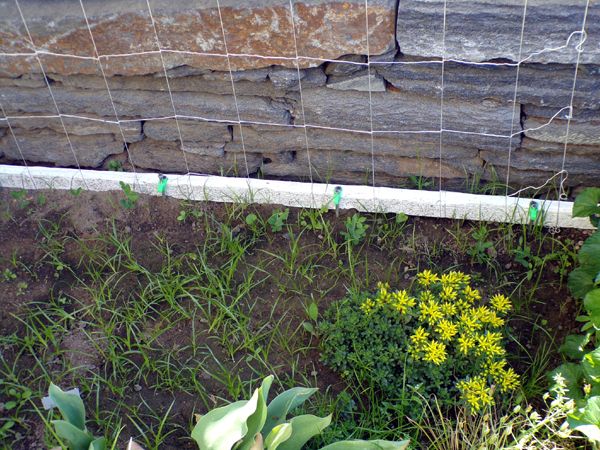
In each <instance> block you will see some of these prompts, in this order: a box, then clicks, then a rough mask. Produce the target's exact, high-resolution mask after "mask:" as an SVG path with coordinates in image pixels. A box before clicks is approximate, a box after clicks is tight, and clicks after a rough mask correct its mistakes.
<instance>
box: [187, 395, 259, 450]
mask: <svg viewBox="0 0 600 450" xmlns="http://www.w3.org/2000/svg"><path fill="white" fill-rule="evenodd" d="M258 395H259V394H258V389H257V390H255V391H254V394H253V395H252V398H250V400H241V401H239V402H234V403H231V404H230V405H227V406H223V407H221V408H216V409H213V410H212V411H209V412H208V413H206V414H205V415H204V416H202V417H201V418H200V420H199V421H198V423H197V424H196V426H195V427H194V429H193V430H192V439H194V440H195V441H196V443H197V444H198V447H199V448H200V449H201V450H231V447H233V445H234V444H235V443H236V442H238V441H239V440H240V439H242V438H243V437H244V436H245V435H246V433H247V432H248V427H247V425H246V421H247V420H248V417H250V416H251V415H252V414H253V413H254V411H256V405H257V403H258Z"/></svg>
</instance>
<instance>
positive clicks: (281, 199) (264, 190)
mask: <svg viewBox="0 0 600 450" xmlns="http://www.w3.org/2000/svg"><path fill="white" fill-rule="evenodd" d="M166 176H167V177H168V184H167V189H166V195H168V196H170V197H174V198H180V199H187V200H197V201H212V202H247V203H259V204H277V205H284V206H290V207H297V208H307V207H310V208H320V207H322V206H324V205H327V206H328V208H329V209H333V208H334V205H333V202H332V201H331V200H332V198H333V190H334V188H335V186H336V185H333V184H317V183H315V184H310V183H302V182H294V181H274V180H259V179H251V178H248V179H246V178H232V177H220V176H212V175H179V174H178V175H169V174H166ZM121 181H122V182H124V183H128V184H130V185H131V187H132V189H133V190H135V191H136V192H139V193H142V194H148V195H160V194H159V193H158V191H157V186H158V181H159V178H158V174H157V173H132V172H111V171H98V170H81V171H80V170H78V169H65V168H49V167H23V166H9V165H0V186H1V187H6V188H17V189H21V188H22V189H77V188H83V189H85V190H90V191H97V192H103V191H114V190H121V187H120V184H119V182H121ZM531 200H532V199H530V198H515V197H504V196H494V195H476V194H464V193H457V192H449V191H441V192H439V191H420V190H411V189H396V188H386V187H375V188H373V187H370V186H350V185H342V199H341V202H340V208H342V209H351V208H354V209H356V210H358V211H363V212H386V213H399V212H403V213H405V214H407V215H409V216H425V217H439V218H450V219H466V220H477V221H487V222H506V223H527V222H528V221H529V216H528V210H529V204H530V202H531ZM537 201H538V203H539V205H540V209H541V210H543V211H544V213H543V220H544V225H545V226H548V227H559V228H585V229H591V228H592V226H591V224H590V222H589V220H587V219H586V218H573V217H571V211H572V208H573V203H572V202H567V201H541V200H537Z"/></svg>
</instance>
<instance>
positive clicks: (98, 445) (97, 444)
mask: <svg viewBox="0 0 600 450" xmlns="http://www.w3.org/2000/svg"><path fill="white" fill-rule="evenodd" d="M88 450H106V439H105V438H103V437H101V438H98V439H94V440H93V441H92V442H91V443H90V446H89V447H88Z"/></svg>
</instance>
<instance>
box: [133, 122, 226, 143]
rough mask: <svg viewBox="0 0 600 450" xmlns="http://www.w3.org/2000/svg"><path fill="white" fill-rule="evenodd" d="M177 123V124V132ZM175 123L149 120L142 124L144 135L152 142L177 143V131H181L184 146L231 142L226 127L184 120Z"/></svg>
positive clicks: (178, 138)
mask: <svg viewBox="0 0 600 450" xmlns="http://www.w3.org/2000/svg"><path fill="white" fill-rule="evenodd" d="M177 123H179V130H178V129H177ZM177 123H176V122H175V119H166V120H149V121H147V122H145V123H144V134H145V135H146V136H147V137H149V138H151V139H154V140H163V141H179V140H180V136H179V131H181V138H183V143H184V144H187V143H188V142H189V141H193V142H212V143H222V144H225V142H229V141H231V131H230V127H229V126H228V125H225V124H221V123H210V122H203V121H200V120H185V119H178V120H177Z"/></svg>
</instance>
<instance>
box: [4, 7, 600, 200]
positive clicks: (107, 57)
mask: <svg viewBox="0 0 600 450" xmlns="http://www.w3.org/2000/svg"><path fill="white" fill-rule="evenodd" d="M84 3H85V2H84V1H83V0H79V5H78V6H79V7H80V9H81V15H82V18H83V19H84V20H85V24H86V28H87V32H88V34H89V39H90V43H91V44H92V47H93V54H92V55H81V54H74V53H72V54H69V53H57V52H53V51H49V50H47V49H45V48H41V47H40V46H38V45H36V42H34V38H33V36H32V34H31V33H30V30H29V25H28V20H27V17H26V15H25V14H24V12H23V9H22V7H21V4H20V2H19V0H15V1H14V4H15V7H16V10H17V11H18V14H19V17H20V19H21V21H22V26H23V27H22V28H23V30H24V34H25V36H24V37H25V40H26V42H27V47H28V51H21V52H14V53H8V52H5V53H0V57H1V58H3V59H4V60H8V59H13V58H16V59H27V60H29V59H31V58H33V59H35V61H36V63H37V65H38V66H39V69H40V72H41V74H42V76H43V78H44V80H45V84H46V88H47V91H48V93H49V95H50V98H51V100H52V105H53V107H54V110H55V113H52V114H8V113H6V111H5V108H4V107H3V105H2V100H1V99H0V112H2V117H0V123H2V122H5V123H6V125H7V127H8V132H9V134H10V135H11V136H12V138H13V139H14V142H15V145H16V146H17V148H18V150H19V153H20V156H21V159H22V163H23V164H24V165H25V166H26V167H27V165H28V162H27V160H26V158H25V156H24V154H23V152H22V151H21V148H20V147H19V139H18V136H17V135H16V134H15V132H14V129H13V126H12V122H13V121H22V120H40V119H47V120H51V119H58V120H59V121H60V124H61V127H62V129H63V132H64V135H65V138H66V141H67V146H68V151H69V152H70V153H71V154H72V155H73V158H74V161H75V165H76V166H77V168H78V170H79V171H80V172H81V170H82V168H81V165H80V163H79V160H78V156H77V146H76V145H74V144H73V141H72V139H70V135H69V131H68V129H67V126H66V125H65V122H64V120H65V119H77V120H83V121H89V122H94V123H102V124H106V125H113V126H117V127H118V130H119V135H120V137H121V139H122V141H123V145H124V148H125V151H126V153H127V157H128V158H129V163H130V166H131V168H132V170H133V172H134V173H137V171H136V166H137V165H136V162H135V158H134V157H133V155H132V154H131V152H130V151H129V148H128V142H127V138H126V133H125V131H124V129H123V126H126V125H127V124H128V123H133V122H140V121H141V122H151V121H158V120H170V121H173V122H174V123H175V126H176V129H177V135H178V138H179V139H178V140H179V142H180V145H181V158H182V160H183V161H184V166H185V168H186V172H187V175H188V176H190V175H192V173H193V172H191V169H190V166H189V164H188V161H187V158H186V151H185V145H184V142H185V136H184V133H183V132H182V129H181V126H180V120H186V121H188V120H191V121H196V122H204V123H217V124H219V123H220V124H226V125H231V126H235V127H237V128H238V130H239V138H240V144H241V150H242V156H243V162H244V168H245V174H244V175H245V177H250V176H251V171H250V169H249V165H248V155H247V149H246V145H245V142H244V126H247V125H254V126H265V125H268V126H274V127H279V128H281V129H282V130H286V129H287V130H291V129H301V130H302V131H303V140H304V147H305V151H306V156H307V164H308V174H309V181H308V182H309V183H310V185H311V186H312V185H313V183H314V179H313V165H312V163H311V153H312V152H314V149H313V150H311V146H310V142H309V140H310V136H309V134H308V130H328V131H337V132H344V133H352V134H358V135H366V136H368V137H369V138H368V140H369V147H370V152H369V153H370V167H365V171H366V172H368V173H370V180H369V184H371V185H372V186H373V187H376V186H378V185H379V184H378V176H377V170H376V169H377V168H376V164H375V158H376V152H377V143H376V142H375V137H376V136H393V137H396V138H398V139H400V138H402V136H407V135H431V136H438V137H439V146H438V155H437V159H438V176H437V178H438V182H437V186H438V190H439V207H440V209H441V208H443V207H444V205H443V201H442V197H443V196H442V192H443V190H444V185H443V181H442V180H443V178H444V177H443V160H444V156H445V151H444V149H445V145H444V139H445V137H446V136H451V135H461V136H466V137H468V136H473V137H475V136H481V137H487V138H499V139H506V141H507V142H508V146H507V161H506V177H505V180H506V183H505V184H506V186H507V189H506V192H505V195H506V196H509V195H519V194H520V193H521V192H523V189H521V190H518V191H516V192H514V193H509V190H508V186H509V185H510V181H511V159H512V157H513V140H515V139H517V138H519V137H520V136H522V135H523V134H527V133H528V132H531V131H536V130H540V129H543V128H545V127H547V126H549V125H550V124H551V123H552V122H553V121H554V120H555V119H557V118H561V119H562V118H566V120H567V123H566V130H565V135H564V145H563V154H562V165H561V167H560V168H557V170H556V171H555V173H554V174H553V175H552V177H550V178H549V180H548V181H547V182H550V181H554V180H555V179H558V180H559V194H560V195H559V201H560V200H564V199H565V198H566V195H565V190H564V187H563V186H564V183H565V180H566V177H567V176H568V172H567V170H566V169H565V167H566V162H567V160H568V147H569V133H570V127H571V119H572V118H573V112H574V106H573V105H574V96H575V92H576V87H577V73H578V69H579V65H580V59H581V55H582V53H583V52H584V51H585V46H584V44H585V42H586V39H587V34H586V26H587V20H588V12H589V9H590V1H589V0H587V1H585V3H584V4H583V3H582V9H583V13H582V21H581V27H580V28H578V29H574V30H572V31H571V33H570V34H569V35H568V36H566V38H565V41H564V43H563V44H562V45H559V46H556V45H554V46H548V47H544V48H541V49H537V50H535V51H533V52H529V53H527V54H525V55H524V54H523V48H524V39H525V29H526V18H527V12H528V0H524V1H523V8H522V15H521V16H520V17H519V22H520V23H519V24H520V27H519V30H520V32H519V33H518V35H516V36H515V38H516V39H517V40H518V42H519V46H518V59H517V60H516V61H508V62H506V61H504V62H502V61H500V62H486V61H484V62H481V61H469V60H463V59H459V58H451V57H446V33H447V14H448V1H447V0H444V1H443V14H442V48H443V51H442V55H441V58H432V59H424V60H418V61H406V60H393V61H389V60H388V61H380V60H377V59H375V60H374V59H373V58H372V55H371V49H370V45H369V37H370V35H371V27H370V25H371V24H370V23H369V2H368V0H365V1H364V19H365V27H364V37H365V39H364V48H361V49H357V51H356V53H357V54H364V55H366V61H364V62H361V61H340V60H338V59H328V58H318V57H315V56H311V55H302V54H300V53H299V46H298V42H297V37H298V27H299V26H301V25H300V24H299V22H298V17H297V13H296V7H297V5H295V3H294V1H293V0H289V2H288V5H287V6H288V7H289V21H288V22H289V23H288V25H289V28H290V29H291V35H292V37H293V44H294V54H293V55H292V56H289V55H285V54H280V55H279V54H278V55H266V54H253V53H236V52H230V51H229V47H228V38H229V37H228V33H227V27H226V26H225V24H224V20H223V14H222V8H221V4H220V3H219V0H215V7H216V9H217V12H218V19H219V24H218V25H219V27H220V30H219V31H220V34H221V38H222V43H223V47H224V52H219V53H214V52H198V51H192V50H187V49H180V48H170V47H169V46H164V45H163V42H162V41H161V38H160V32H159V30H158V29H157V26H156V21H155V17H154V14H153V7H152V4H151V1H150V0H145V6H146V7H147V11H145V12H146V13H147V17H148V23H149V28H150V30H151V31H152V33H153V36H152V37H153V40H154V42H155V49H152V50H142V51H132V52H129V53H102V54H101V53H100V52H99V51H98V47H97V45H96V41H95V38H94V29H93V26H92V25H91V24H90V19H89V16H88V13H87V11H86V7H85V4H84ZM286 32H287V33H289V32H290V30H286ZM573 46H574V48H575V50H576V53H577V56H576V61H575V64H573V82H572V89H571V95H570V102H569V104H565V105H564V106H562V107H560V108H557V109H556V111H555V113H554V114H553V115H552V116H551V117H550V118H549V119H548V120H547V121H546V122H545V123H542V124H541V125H539V126H535V127H530V128H526V129H518V130H515V122H516V118H517V115H518V114H519V108H518V102H517V97H518V92H519V81H520V80H519V76H520V69H521V67H522V65H523V64H525V63H527V62H529V61H532V60H534V59H535V58H536V57H538V56H540V55H543V54H547V53H552V52H558V51H561V50H564V49H567V48H571V47H573ZM164 55H170V56H173V55H179V56H183V57H186V56H188V57H189V56H201V57H209V58H219V59H223V60H225V62H226V67H227V73H228V76H229V80H230V84H231V92H232V97H233V103H234V109H235V113H234V114H233V116H232V117H229V118H222V117H208V116H201V115H191V114H185V113H181V112H180V111H179V110H178V105H177V101H176V99H175V97H174V95H173V91H172V88H171V83H170V75H169V70H168V67H167V63H166V62H165V58H164ZM156 56H158V57H159V59H160V62H161V66H162V74H163V79H164V82H165V87H166V91H167V93H168V97H169V103H170V107H171V109H172V114H168V115H156V116H142V117H135V118H123V117H124V116H126V115H123V114H120V113H119V111H118V108H117V106H116V104H115V99H114V94H113V91H112V90H111V88H110V81H109V78H110V77H109V76H108V75H107V73H106V70H105V68H106V67H107V66H108V65H109V64H111V62H112V61H114V60H121V59H126V58H131V57H156ZM43 58H70V59H76V60H82V61H89V62H93V63H96V64H97V66H98V68H99V70H100V74H101V76H102V79H103V82H104V86H105V88H106V93H107V95H108V98H109V101H110V105H111V109H112V112H113V113H114V119H112V118H106V117H102V118H99V117H90V116H88V115H84V114H70V113H63V112H61V107H60V105H59V102H58V101H57V99H56V98H55V96H54V93H53V88H52V85H51V83H50V82H49V79H48V76H47V73H46V69H45V66H44V62H43ZM234 58H239V59H242V58H246V59H256V60H262V61H265V62H268V63H273V64H274V65H276V64H280V63H281V62H282V61H284V62H288V63H291V64H292V65H293V67H294V68H295V69H296V74H297V84H298V93H299V106H300V117H298V118H297V120H295V121H294V122H293V123H277V122H272V121H261V120H246V119H244V118H243V117H242V115H241V113H240V107H239V95H238V93H237V91H236V81H235V76H234V70H233V64H232V59H234ZM303 63H311V64H323V63H343V64H348V65H355V66H357V67H359V68H361V69H366V72H367V84H368V89H367V99H368V100H367V103H368V105H366V106H368V114H367V117H368V123H367V125H366V126H356V127H347V126H331V125H327V124H324V123H311V122H310V121H307V117H306V114H305V96H304V92H303V86H302V84H303V83H302V76H301V72H300V68H301V67H302V66H303ZM448 63H454V64H459V65H465V66H481V67H508V68H514V69H515V79H514V90H513V95H512V98H511V99H508V100H509V101H512V120H511V123H510V131H509V133H507V134H506V133H502V132H478V131H468V130H462V129H455V128H452V127H449V126H447V125H446V123H445V117H444V111H445V105H444V102H445V90H446V86H445V70H446V64H448ZM381 65H388V66H403V65H406V66H410V65H437V66H439V68H440V91H439V99H440V102H439V126H437V127H435V126H432V127H430V128H424V127H423V128H415V129H410V128H408V129H405V128H403V127H398V129H377V127H376V126H375V124H374V110H373V89H372V85H371V80H372V72H371V70H372V68H374V67H375V68H376V67H378V66H381ZM82 180H83V182H84V184H85V178H84V177H83V175H82ZM32 181H33V179H32ZM544 184H545V183H544ZM536 187H537V186H536ZM373 192H374V193H373V195H375V191H373ZM559 205H560V204H559Z"/></svg>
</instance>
